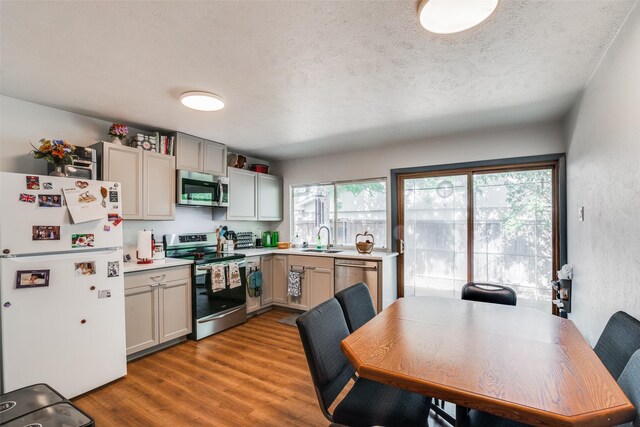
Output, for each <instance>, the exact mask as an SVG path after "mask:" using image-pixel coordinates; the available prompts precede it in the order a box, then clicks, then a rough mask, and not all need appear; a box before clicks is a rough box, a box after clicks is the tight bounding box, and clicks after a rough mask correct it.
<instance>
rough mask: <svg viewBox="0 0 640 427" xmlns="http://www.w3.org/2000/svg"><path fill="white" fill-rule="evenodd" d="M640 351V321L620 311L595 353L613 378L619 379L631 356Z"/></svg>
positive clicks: (607, 326) (601, 337)
mask: <svg viewBox="0 0 640 427" xmlns="http://www.w3.org/2000/svg"><path fill="white" fill-rule="evenodd" d="M638 349H640V320H638V319H636V318H635V317H632V316H630V315H628V314H627V313H625V312H624V311H618V312H617V313H615V314H614V315H613V316H611V318H610V319H609V321H608V322H607V325H606V326H605V327H604V331H602V334H601V335H600V338H599V339H598V342H597V343H596V346H595V347H594V348H593V351H595V353H596V354H597V355H598V357H599V358H600V360H601V361H602V363H603V364H604V366H605V367H606V368H607V370H608V371H609V373H610V374H611V376H612V377H613V378H616V379H617V378H618V377H619V376H620V373H621V372H622V370H623V369H624V367H625V366H626V365H627V362H628V361H629V358H631V355H632V354H633V353H634V352H635V351H636V350H638Z"/></svg>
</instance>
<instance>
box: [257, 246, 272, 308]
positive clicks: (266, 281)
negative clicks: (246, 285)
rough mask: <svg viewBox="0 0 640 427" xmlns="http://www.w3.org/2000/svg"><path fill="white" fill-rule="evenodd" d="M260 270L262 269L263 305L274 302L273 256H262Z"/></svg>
mask: <svg viewBox="0 0 640 427" xmlns="http://www.w3.org/2000/svg"><path fill="white" fill-rule="evenodd" d="M260 270H262V299H261V301H260V302H261V304H262V305H263V306H266V305H271V304H273V256H272V255H266V256H262V257H260Z"/></svg>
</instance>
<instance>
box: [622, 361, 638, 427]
mask: <svg viewBox="0 0 640 427" xmlns="http://www.w3.org/2000/svg"><path fill="white" fill-rule="evenodd" d="M618 385H619V386H620V388H621V389H622V391H624V394H626V395H627V397H628V398H629V400H630V401H631V403H633V406H635V407H636V419H635V420H634V421H633V426H634V427H640V350H636V352H635V353H633V355H632V356H631V358H630V359H629V362H628V363H627V366H625V368H624V370H623V371H622V373H621V374H620V377H619V378H618Z"/></svg>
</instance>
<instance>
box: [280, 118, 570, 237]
mask: <svg viewBox="0 0 640 427" xmlns="http://www.w3.org/2000/svg"><path fill="white" fill-rule="evenodd" d="M564 151H565V146H564V139H563V128H562V124H561V123H560V122H553V123H543V124H531V125H527V126H517V127H510V128H501V129H493V130H488V131H481V132H471V133H465V134H461V135H455V136H448V137H441V138H434V139H430V140H426V141H419V142H414V143H409V144H402V145H397V146H394V147H382V148H375V149H370V150H360V151H356V152H349V153H339V154H335V155H324V156H317V157H307V158H303V159H293V160H286V161H282V162H280V163H279V164H278V165H277V169H278V171H279V172H280V174H281V175H282V176H283V177H284V193H285V194H284V218H283V221H282V223H281V224H280V228H279V232H280V236H281V237H280V240H282V241H287V240H288V239H289V238H290V236H289V235H290V229H289V226H290V211H291V210H290V190H289V188H290V186H291V185H295V184H312V183H318V182H326V181H341V180H352V179H363V178H377V177H387V185H388V188H389V189H390V188H391V185H390V173H391V169H396V168H405V167H415V166H427V165H442V164H449V163H460V162H468V161H479V160H491V159H501V158H509V157H523V156H533V155H542V154H552V153H564ZM387 193H388V196H387V210H388V214H387V216H388V218H391V214H390V212H391V203H395V201H392V200H391V192H390V191H388V192H387ZM389 222H390V221H389ZM391 226H392V225H391V224H389V226H388V230H387V231H388V232H387V235H388V236H389V237H388V239H389V240H390V239H391ZM354 239H355V236H354ZM390 244H391V243H390V241H389V242H388V247H391V246H390Z"/></svg>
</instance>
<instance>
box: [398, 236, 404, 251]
mask: <svg viewBox="0 0 640 427" xmlns="http://www.w3.org/2000/svg"><path fill="white" fill-rule="evenodd" d="M398 246H399V249H400V255H402V254H403V253H404V240H402V239H400V244H399V245H398Z"/></svg>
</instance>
